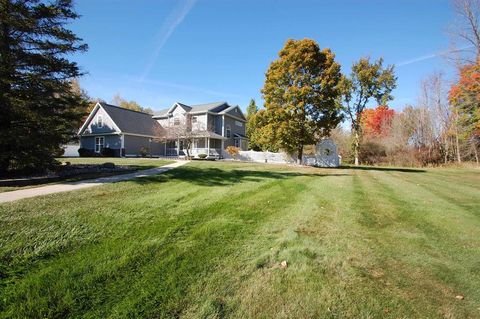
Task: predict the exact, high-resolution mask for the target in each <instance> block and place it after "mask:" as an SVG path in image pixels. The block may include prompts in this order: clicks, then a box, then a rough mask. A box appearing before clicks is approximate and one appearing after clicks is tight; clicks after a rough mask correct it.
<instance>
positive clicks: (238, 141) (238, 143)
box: [235, 139, 240, 147]
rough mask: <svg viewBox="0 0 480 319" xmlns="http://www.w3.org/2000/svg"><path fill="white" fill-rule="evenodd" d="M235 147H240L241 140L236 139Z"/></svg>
mask: <svg viewBox="0 0 480 319" xmlns="http://www.w3.org/2000/svg"><path fill="white" fill-rule="evenodd" d="M235 147H240V140H239V139H235Z"/></svg>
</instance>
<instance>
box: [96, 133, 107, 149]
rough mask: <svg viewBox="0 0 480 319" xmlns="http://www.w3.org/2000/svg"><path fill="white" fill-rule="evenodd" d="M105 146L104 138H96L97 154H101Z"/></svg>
mask: <svg viewBox="0 0 480 319" xmlns="http://www.w3.org/2000/svg"><path fill="white" fill-rule="evenodd" d="M104 144H105V139H104V137H103V136H98V137H95V153H100V152H101V151H102V149H103V145H104Z"/></svg>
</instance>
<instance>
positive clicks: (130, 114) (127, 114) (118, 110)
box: [79, 102, 160, 136]
mask: <svg viewBox="0 0 480 319" xmlns="http://www.w3.org/2000/svg"><path fill="white" fill-rule="evenodd" d="M99 107H101V108H103V109H104V110H105V112H106V113H107V114H108V116H110V118H111V119H112V121H113V122H114V123H115V124H116V125H117V127H118V129H119V130H120V131H121V132H122V133H130V134H140V135H149V136H154V135H155V130H156V129H157V128H159V127H160V125H159V124H158V122H157V121H155V120H154V119H153V118H152V115H151V114H148V113H143V112H138V111H133V110H129V109H125V108H123V107H118V106H115V105H110V104H107V103H103V102H102V103H97V105H96V106H95V108H94V109H93V110H92V113H91V114H90V115H93V114H94V112H96V111H97V110H98V108H99ZM89 121H91V116H89V118H88V119H87V121H86V122H85V124H87V123H88V122H89ZM85 124H84V126H86V125H85ZM84 126H82V128H81V129H80V131H79V134H81V133H82V132H83V129H84Z"/></svg>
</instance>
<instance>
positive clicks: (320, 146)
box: [304, 138, 341, 167]
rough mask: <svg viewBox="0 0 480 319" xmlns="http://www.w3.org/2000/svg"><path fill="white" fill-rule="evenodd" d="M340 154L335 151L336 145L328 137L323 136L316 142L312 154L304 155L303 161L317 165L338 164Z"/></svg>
mask: <svg viewBox="0 0 480 319" xmlns="http://www.w3.org/2000/svg"><path fill="white" fill-rule="evenodd" d="M340 158H341V157H340V156H339V155H338V152H337V145H336V144H335V143H334V142H333V140H332V139H330V138H325V139H323V140H321V141H320V142H318V143H317V145H316V147H315V155H314V156H308V157H307V156H306V157H305V158H304V162H305V164H307V165H312V166H318V167H338V166H340V164H341V163H340Z"/></svg>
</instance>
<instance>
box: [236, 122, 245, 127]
mask: <svg viewBox="0 0 480 319" xmlns="http://www.w3.org/2000/svg"><path fill="white" fill-rule="evenodd" d="M235 125H236V126H240V127H243V123H242V122H240V121H235Z"/></svg>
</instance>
